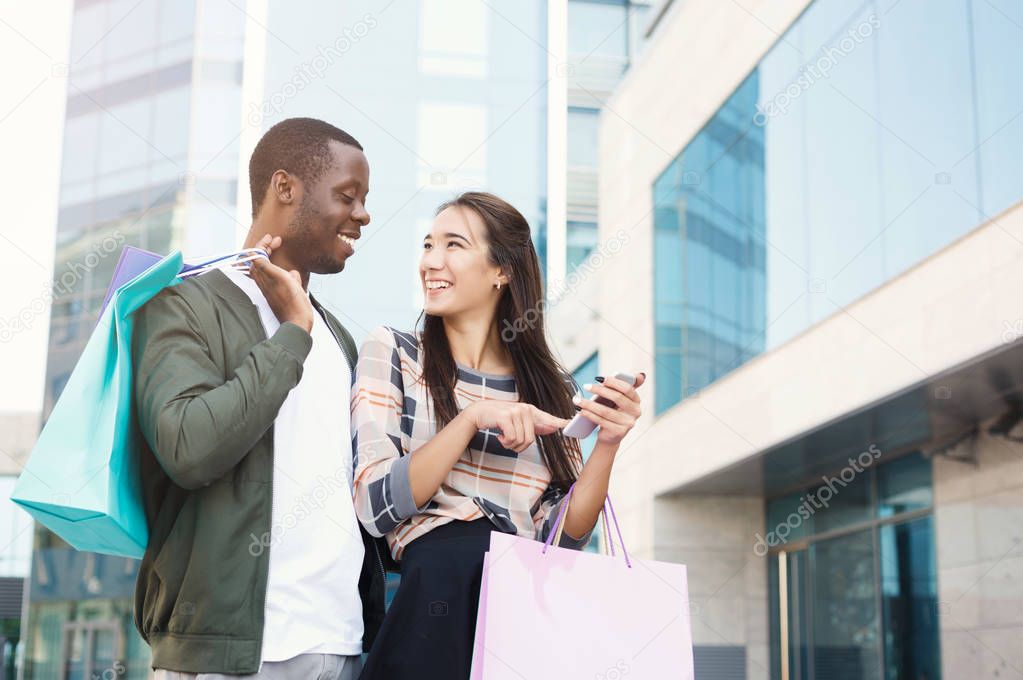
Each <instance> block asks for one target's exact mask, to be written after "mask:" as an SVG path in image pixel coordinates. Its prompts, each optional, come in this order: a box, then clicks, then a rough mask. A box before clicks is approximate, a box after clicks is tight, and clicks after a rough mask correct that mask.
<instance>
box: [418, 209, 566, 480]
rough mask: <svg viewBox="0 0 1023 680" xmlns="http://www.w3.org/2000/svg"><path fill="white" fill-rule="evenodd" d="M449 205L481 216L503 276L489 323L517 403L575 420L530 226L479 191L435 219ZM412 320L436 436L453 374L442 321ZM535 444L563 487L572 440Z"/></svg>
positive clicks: (454, 409)
mask: <svg viewBox="0 0 1023 680" xmlns="http://www.w3.org/2000/svg"><path fill="white" fill-rule="evenodd" d="M451 207H460V208H463V209H468V210H472V211H473V212H475V213H476V214H477V215H479V216H480V218H481V219H482V220H483V223H484V224H485V225H486V238H487V244H488V250H489V259H490V262H491V263H492V264H494V265H497V266H499V267H501V268H502V270H503V271H504V272H505V273H506V274H507V275H508V285H507V287H504V288H502V290H501V299H500V301H499V302H498V305H497V318H496V319H495V323H497V327H498V330H499V331H500V332H501V339H502V341H504V343H505V346H506V347H507V348H508V352H509V353H510V354H511V358H512V362H513V364H514V367H515V385H516V388H517V390H518V395H519V401H521V402H524V403H527V404H532V405H533V406H536V407H537V408H539V409H541V410H543V411H546V412H548V413H550V414H552V415H555V416H558V417H559V418H571V417H572V416H573V415H574V414H575V405H574V404H573V403H572V395H573V394H574V393H575V390H574V387H573V386H572V383H571V380H570V377H569V375H570V374H569V373H568V372H567V371H565V370H564V368H562V366H561V365H560V364H559V363H558V361H557V360H556V359H555V358H554V355H553V354H552V353H551V350H550V347H548V345H547V336H546V327H545V325H544V307H545V306H546V305H545V302H544V297H543V284H542V282H541V278H540V262H539V259H538V258H537V256H536V249H535V248H534V247H533V239H532V235H531V233H530V230H529V223H528V222H526V218H525V217H523V216H522V213H520V212H519V211H518V210H516V209H515V208H514V207H513V206H511V205H509V204H508V203H507V202H505V201H504V200H502V199H500V198H498V197H497V196H494V195H493V194H489V193H485V192H481V191H469V192H465V193H463V194H460V195H459V196H457V197H456V198H454V199H453V200H451V201H448V202H447V203H444V204H443V205H441V206H440V207H439V208H437V214H440V213H441V212H442V211H444V210H446V209H447V208H451ZM419 319H420V323H421V325H422V343H423V357H422V366H423V376H422V379H423V380H424V381H425V383H426V387H427V389H428V390H429V392H430V397H431V399H432V401H433V410H434V418H435V419H436V424H437V429H438V430H440V429H441V428H443V427H444V426H445V425H447V424H448V423H449V422H451V420H452V419H454V417H455V416H456V415H458V404H457V402H456V401H455V381H456V380H457V377H458V370H457V366H456V365H455V360H454V358H453V357H452V355H451V347H450V346H449V345H448V336H447V334H446V333H445V332H444V320H443V318H441V317H439V316H433V315H430V314H426V313H425V312H424V313H423V314H421V315H420V317H419ZM538 439H539V440H540V450H541V453H542V454H543V459H544V462H545V463H546V465H547V469H548V470H549V471H550V473H551V482H552V483H553V484H555V485H560V486H562V487H563V488H565V489H567V488H568V486H569V485H570V484H571V483H572V482H574V481H575V480H576V478H577V477H578V474H579V468H578V465H579V462H578V461H580V460H581V454H580V450H579V442H578V441H577V440H575V439H567V438H565V437H563V436H562V435H561V434H552V435H541V436H539V437H538Z"/></svg>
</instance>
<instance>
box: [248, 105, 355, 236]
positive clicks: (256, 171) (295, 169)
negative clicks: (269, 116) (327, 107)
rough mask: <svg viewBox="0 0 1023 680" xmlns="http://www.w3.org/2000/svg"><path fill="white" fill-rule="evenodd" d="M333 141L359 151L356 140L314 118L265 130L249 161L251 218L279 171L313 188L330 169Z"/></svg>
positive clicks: (288, 121)
mask: <svg viewBox="0 0 1023 680" xmlns="http://www.w3.org/2000/svg"><path fill="white" fill-rule="evenodd" d="M332 139H333V140H335V141H338V142H341V143H342V144H346V145H348V146H354V147H355V148H356V149H359V150H360V151H362V145H361V144H359V142H358V141H356V139H355V137H352V136H351V135H350V134H348V133H347V132H345V131H344V130H341V129H340V128H336V127H334V126H333V125H331V124H330V123H327V122H324V121H322V120H317V119H316V118H288V119H286V120H282V121H281V122H279V123H277V124H276V125H274V126H273V127H271V128H270V129H269V130H267V131H266V134H265V135H263V138H262V139H260V140H259V143H258V144H256V149H255V150H254V151H253V152H252V158H250V159H249V189H250V191H251V192H252V217H253V218H255V217H256V215H257V214H258V213H259V208H260V206H261V205H262V203H263V198H264V197H265V196H266V190H267V188H268V187H269V186H270V177H272V176H273V174H274V173H275V172H277V171H278V170H286V171H287V172H289V173H291V174H293V175H296V176H297V177H298V178H299V179H300V180H302V183H303V184H305V185H306V186H307V187H311V186H313V185H315V184H316V182H317V180H319V179H320V178H321V177H322V176H323V173H324V172H326V170H327V168H328V167H329V166H330V146H329V142H330V140H332Z"/></svg>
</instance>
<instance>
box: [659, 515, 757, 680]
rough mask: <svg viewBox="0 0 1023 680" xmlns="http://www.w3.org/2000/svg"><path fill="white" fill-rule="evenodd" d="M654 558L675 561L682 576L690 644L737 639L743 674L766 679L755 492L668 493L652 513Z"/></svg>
mask: <svg viewBox="0 0 1023 680" xmlns="http://www.w3.org/2000/svg"><path fill="white" fill-rule="evenodd" d="M652 519H653V525H654V534H655V536H656V540H655V542H654V546H653V555H654V557H655V558H656V559H658V560H664V561H667V562H681V563H683V564H685V565H686V570H687V572H688V578H689V598H690V608H689V609H690V618H691V621H692V626H693V645H694V647H696V648H697V654H698V657H699V655H700V654H699V653H700V650H701V648H725V649H727V648H740V647H745V667H746V675H745V676H743V677H745V678H747V679H748V680H767V678H768V677H769V675H770V673H769V669H770V653H769V649H768V643H769V636H768V625H767V624H768V621H767V617H768V606H767V558H766V557H759V556H757V555H756V554H755V553H754V552H753V544H754V534H755V533H756V532H762V531H763V526H764V501H763V499H762V498H759V497H755V498H745V497H738V496H696V497H693V496H688V497H687V496H684V495H670V496H664V497H661V498H658V499H656V501H655V502H654V513H653V518H652Z"/></svg>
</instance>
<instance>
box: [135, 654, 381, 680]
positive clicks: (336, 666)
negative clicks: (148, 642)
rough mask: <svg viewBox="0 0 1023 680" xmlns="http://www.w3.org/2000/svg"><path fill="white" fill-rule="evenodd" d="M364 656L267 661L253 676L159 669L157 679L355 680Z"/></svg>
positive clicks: (332, 656)
mask: <svg viewBox="0 0 1023 680" xmlns="http://www.w3.org/2000/svg"><path fill="white" fill-rule="evenodd" d="M360 671H362V657H359V656H338V655H336V654H299V655H298V656H296V657H294V658H293V659H288V660H287V661H267V662H265V663H264V664H263V667H262V668H261V669H260V671H259V672H258V673H255V674H253V675H222V674H220V673H198V674H197V673H182V672H181V671H167V670H163V669H161V668H158V669H156V675H155V676H153V677H154V680H355V679H356V678H358V677H359V672H360Z"/></svg>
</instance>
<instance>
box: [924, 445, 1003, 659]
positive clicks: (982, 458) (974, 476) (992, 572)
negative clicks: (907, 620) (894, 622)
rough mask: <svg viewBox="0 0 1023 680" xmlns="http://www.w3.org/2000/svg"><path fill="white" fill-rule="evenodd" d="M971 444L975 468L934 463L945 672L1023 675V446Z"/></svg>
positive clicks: (962, 451) (944, 461)
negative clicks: (974, 456)
mask: <svg viewBox="0 0 1023 680" xmlns="http://www.w3.org/2000/svg"><path fill="white" fill-rule="evenodd" d="M970 446H971V444H963V445H961V446H960V447H959V448H958V449H957V450H956V451H955V452H954V453H956V454H957V455H958V454H965V453H968V449H969V447H970ZM972 446H973V453H974V454H975V455H976V460H975V461H974V462H972V463H971V462H960V461H958V460H953V459H950V458H947V457H936V458H935V460H934V532H935V542H936V545H937V555H936V557H937V567H938V609H939V616H940V621H941V652H942V663H943V668H942V673H943V676H944V677H946V678H978V679H980V678H1016V677H1023V645H1021V644H1020V642H1021V641H1023V444H1020V443H1016V442H1010V441H1007V440H1005V439H999V438H993V437H990V436H988V435H982V436H981V437H980V438H978V439H977V441H976V442H975V443H974V444H972Z"/></svg>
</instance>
